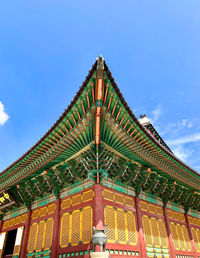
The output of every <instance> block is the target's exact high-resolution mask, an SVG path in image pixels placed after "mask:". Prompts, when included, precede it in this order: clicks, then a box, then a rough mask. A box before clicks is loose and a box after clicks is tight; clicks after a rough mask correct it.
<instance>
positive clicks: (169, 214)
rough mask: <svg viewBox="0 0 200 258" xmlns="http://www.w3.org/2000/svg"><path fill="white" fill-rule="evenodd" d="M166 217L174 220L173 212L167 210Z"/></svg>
mask: <svg viewBox="0 0 200 258" xmlns="http://www.w3.org/2000/svg"><path fill="white" fill-rule="evenodd" d="M167 215H168V217H169V218H170V219H173V218H174V214H173V212H172V211H170V210H167Z"/></svg>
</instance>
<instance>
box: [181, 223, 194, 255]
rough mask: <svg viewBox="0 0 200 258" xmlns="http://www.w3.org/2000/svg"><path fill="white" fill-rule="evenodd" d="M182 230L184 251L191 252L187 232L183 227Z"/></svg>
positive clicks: (183, 226)
mask: <svg viewBox="0 0 200 258" xmlns="http://www.w3.org/2000/svg"><path fill="white" fill-rule="evenodd" d="M182 230H183V235H184V239H185V245H186V249H187V251H191V250H192V249H191V244H190V238H189V235H188V231H187V229H186V227H185V225H182Z"/></svg>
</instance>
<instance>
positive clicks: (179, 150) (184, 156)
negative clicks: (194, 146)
mask: <svg viewBox="0 0 200 258" xmlns="http://www.w3.org/2000/svg"><path fill="white" fill-rule="evenodd" d="M172 151H173V153H174V154H175V155H176V156H177V157H178V158H179V159H180V160H182V161H184V162H188V158H189V157H190V156H191V155H192V153H193V150H189V149H188V148H185V147H184V146H183V145H177V146H175V147H173V148H172Z"/></svg>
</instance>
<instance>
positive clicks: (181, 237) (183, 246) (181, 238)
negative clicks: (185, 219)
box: [176, 224, 186, 251]
mask: <svg viewBox="0 0 200 258" xmlns="http://www.w3.org/2000/svg"><path fill="white" fill-rule="evenodd" d="M176 229H177V233H178V239H179V244H180V247H181V249H182V250H183V251H185V250H186V244H185V239H184V235H183V231H182V227H181V225H180V224H177V225H176Z"/></svg>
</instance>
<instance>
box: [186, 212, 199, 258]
mask: <svg viewBox="0 0 200 258" xmlns="http://www.w3.org/2000/svg"><path fill="white" fill-rule="evenodd" d="M185 221H186V225H187V230H188V235H189V238H190V243H191V247H192V252H193V255H194V258H197V250H196V246H195V242H194V239H193V236H192V231H191V226H190V223H189V220H188V215H187V213H185Z"/></svg>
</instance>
